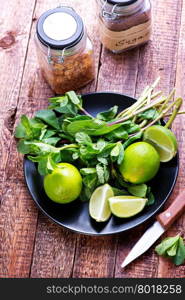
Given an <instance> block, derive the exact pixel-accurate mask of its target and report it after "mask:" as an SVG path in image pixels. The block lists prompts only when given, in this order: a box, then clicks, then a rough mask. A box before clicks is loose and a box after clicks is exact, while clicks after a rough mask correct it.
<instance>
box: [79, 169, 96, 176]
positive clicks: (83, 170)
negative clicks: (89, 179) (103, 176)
mask: <svg viewBox="0 0 185 300" xmlns="http://www.w3.org/2000/svg"><path fill="white" fill-rule="evenodd" d="M80 173H81V174H82V175H89V174H96V168H83V169H80Z"/></svg>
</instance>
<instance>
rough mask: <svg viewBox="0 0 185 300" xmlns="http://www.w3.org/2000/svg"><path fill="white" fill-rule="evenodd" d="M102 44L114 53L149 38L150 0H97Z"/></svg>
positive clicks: (132, 46) (130, 47)
mask: <svg viewBox="0 0 185 300" xmlns="http://www.w3.org/2000/svg"><path fill="white" fill-rule="evenodd" d="M97 4H98V14H99V21H100V26H99V31H100V39H101V42H102V44H103V45H104V46H105V47H106V48H108V49H109V50H111V51H112V52H114V53H121V52H124V51H127V50H129V49H132V48H135V47H137V46H139V45H141V44H144V43H146V42H148V41H149V40H150V37H151V29H152V25H151V2H150V0H97Z"/></svg>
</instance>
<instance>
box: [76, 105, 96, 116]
mask: <svg viewBox="0 0 185 300" xmlns="http://www.w3.org/2000/svg"><path fill="white" fill-rule="evenodd" d="M77 106H78V108H79V110H81V111H82V112H83V113H84V115H86V116H88V117H90V118H92V119H94V117H93V116H92V115H91V114H90V113H89V112H88V111H86V110H85V109H84V108H83V107H81V106H80V105H77Z"/></svg>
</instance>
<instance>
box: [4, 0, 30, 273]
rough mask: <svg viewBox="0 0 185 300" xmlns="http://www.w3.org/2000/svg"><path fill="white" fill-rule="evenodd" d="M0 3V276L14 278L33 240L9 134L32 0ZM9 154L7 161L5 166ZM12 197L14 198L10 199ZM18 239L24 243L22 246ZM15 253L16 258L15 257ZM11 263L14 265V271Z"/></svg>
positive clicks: (21, 269)
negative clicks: (20, 200) (20, 198)
mask: <svg viewBox="0 0 185 300" xmlns="http://www.w3.org/2000/svg"><path fill="white" fill-rule="evenodd" d="M0 2H1V16H0V24H1V33H0V69H1V74H0V81H1V87H0V101H1V116H0V136H1V139H0V140H1V153H0V155H1V166H0V194H1V209H0V277H10V276H12V277H14V276H24V275H26V274H28V273H29V268H28V265H29V263H30V261H29V257H30V255H29V254H30V250H31V249H30V248H29V245H30V243H31V242H32V240H33V239H34V235H32V234H29V237H30V240H28V238H27V233H28V232H31V228H32V226H34V221H32V217H33V216H34V214H35V211H34V210H33V212H32V213H30V210H29V207H28V206H27V202H26V199H25V197H24V196H23V193H22V190H23V186H24V182H23V176H22V168H21V166H20V165H19V160H18V159H17V156H16V155H13V153H12V149H13V147H15V144H14V142H13V139H12V131H13V126H14V121H15V113H16V107H17V103H18V98H19V90H20V85H21V82H22V73H23V69H24V64H25V58H26V54H27V44H28V40H29V34H30V28H31V23H32V14H33V11H34V7H35V1H29V3H27V2H24V3H21V5H19V4H20V3H19V1H13V0H10V1H9V3H8V9H7V3H6V2H5V1H0ZM11 145H12V147H11V153H10V146H11ZM9 154H10V156H11V158H10V159H9V163H8V164H7V161H8V156H9ZM13 173H14V174H15V176H14V178H13V177H12V174H13ZM16 194H17V197H13V196H15V195H16ZM19 197H22V200H23V201H22V202H19V201H17V199H19ZM23 207H24V213H23V210H22V209H23ZM32 222H33V225H32ZM16 237H17V238H16ZM21 240H22V241H23V240H25V242H24V246H23V244H22V243H21ZM15 243H16V245H17V246H16V249H15ZM23 248H24V249H23ZM17 251H18V252H19V256H17ZM15 261H16V262H17V264H16V265H17V266H16V268H15Z"/></svg>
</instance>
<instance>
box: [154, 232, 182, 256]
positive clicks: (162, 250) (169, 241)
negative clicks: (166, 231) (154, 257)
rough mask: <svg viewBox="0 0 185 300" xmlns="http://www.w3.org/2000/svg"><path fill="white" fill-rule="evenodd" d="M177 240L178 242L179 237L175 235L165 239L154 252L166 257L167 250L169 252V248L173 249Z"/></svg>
mask: <svg viewBox="0 0 185 300" xmlns="http://www.w3.org/2000/svg"><path fill="white" fill-rule="evenodd" d="M178 240H179V235H177V236H176V237H169V238H166V239H164V240H163V241H162V242H161V243H160V244H159V245H158V246H157V247H156V248H155V251H156V252H157V254H159V255H166V254H167V250H169V249H170V248H171V247H173V246H174V244H176V242H178Z"/></svg>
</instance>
